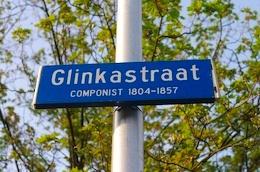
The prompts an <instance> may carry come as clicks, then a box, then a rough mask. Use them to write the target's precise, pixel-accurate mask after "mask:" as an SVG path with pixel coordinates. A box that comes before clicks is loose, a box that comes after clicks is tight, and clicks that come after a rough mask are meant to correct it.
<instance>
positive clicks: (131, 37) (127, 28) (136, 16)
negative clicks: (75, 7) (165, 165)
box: [112, 0, 144, 172]
mask: <svg viewBox="0 0 260 172" xmlns="http://www.w3.org/2000/svg"><path fill="white" fill-rule="evenodd" d="M116 42H117V46H116V62H117V63H120V62H132V61H141V60H142V2H141V0H118V18H117V39H116ZM112 142H113V143H112V172H142V171H143V166H144V165H143V161H144V160H143V152H144V151H143V114H142V111H141V109H140V108H139V107H132V106H128V107H117V108H115V112H114V120H113V141H112Z"/></svg>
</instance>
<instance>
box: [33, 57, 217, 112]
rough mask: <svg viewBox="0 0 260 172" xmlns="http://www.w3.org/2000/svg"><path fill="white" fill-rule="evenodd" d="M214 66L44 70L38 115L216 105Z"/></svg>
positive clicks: (186, 62)
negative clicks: (47, 110) (113, 108)
mask: <svg viewBox="0 0 260 172" xmlns="http://www.w3.org/2000/svg"><path fill="white" fill-rule="evenodd" d="M213 77H214V72H213V70H212V64H211V61H210V60H180V61H159V62H130V63H109V64H82V65H55V66H42V67H40V71H39V75H38V80H37V86H36V91H35V95H34V100H33V105H34V107H35V108H36V109H45V108H69V107H87V106H117V105H119V106H121V105H122V106H124V105H162V104H186V103H213V102H214V101H215V98H216V92H215V90H216V89H215V85H214V78H213Z"/></svg>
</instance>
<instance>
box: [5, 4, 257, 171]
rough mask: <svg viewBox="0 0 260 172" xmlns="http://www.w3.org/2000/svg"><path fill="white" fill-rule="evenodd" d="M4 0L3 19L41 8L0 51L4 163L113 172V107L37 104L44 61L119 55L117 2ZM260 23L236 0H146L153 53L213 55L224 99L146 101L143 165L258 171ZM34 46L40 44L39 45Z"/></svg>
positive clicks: (160, 56)
mask: <svg viewBox="0 0 260 172" xmlns="http://www.w3.org/2000/svg"><path fill="white" fill-rule="evenodd" d="M0 2H1V3H8V4H9V6H5V8H0V9H1V10H0V16H1V15H3V14H4V13H3V12H2V9H3V10H6V11H8V12H9V13H7V14H14V12H15V10H16V9H17V8H14V7H19V9H20V12H21V13H19V14H21V15H20V16H19V15H18V18H19V19H21V20H19V22H21V23H22V22H24V21H23V18H22V17H21V16H28V14H29V11H32V10H33V11H34V14H33V15H34V17H35V20H33V21H30V22H33V23H34V24H35V27H34V26H30V27H22V26H19V22H18V23H16V22H14V24H13V25H12V24H10V25H9V26H10V30H12V32H11V33H12V39H13V40H14V41H16V44H14V43H13V46H12V47H10V48H8V51H7V49H5V46H4V44H1V48H0V50H1V52H4V53H3V55H2V58H1V62H2V63H3V65H1V69H0V88H1V90H0V97H1V104H2V106H1V108H0V121H1V127H2V132H1V134H0V137H1V138H2V139H1V141H0V150H1V154H0V160H1V162H0V166H1V169H2V170H6V169H10V168H15V169H16V171H55V170H60V169H66V170H69V171H98V170H99V171H110V166H111V164H110V162H111V145H112V144H111V141H112V116H113V108H111V107H104V108H94V107H89V108H79V109H48V110H34V109H32V108H31V106H30V104H31V100H32V96H33V91H34V86H35V81H36V77H37V73H36V66H38V65H46V64H57V65H62V64H80V63H109V62H113V61H114V56H115V51H116V44H115V42H116V1H112V0H102V1H101V0H99V1H84V0H74V1H71V0H55V1H49V0H39V1H26V0H24V1H19V0H16V1H15V2H16V3H9V2H7V1H5V0H3V1H0ZM17 4H19V6H18V5H17ZM14 5H16V6H14ZM3 7H4V6H3ZM1 12H2V13H1ZM10 17H11V18H12V19H13V15H10ZM10 17H9V18H10ZM37 17H39V18H37ZM1 20H2V19H1ZM259 22H260V21H259V14H258V13H257V11H253V10H251V9H250V8H244V9H242V10H241V11H240V12H237V11H236V10H235V5H234V4H233V3H232V1H231V0H214V1H206V0H193V1H191V3H190V4H189V5H188V6H187V8H184V7H183V3H181V1H169V0H160V1H148V0H143V57H144V59H145V60H146V61H158V60H176V59H177V60H182V59H205V58H211V59H213V60H214V63H215V66H216V70H217V74H218V80H219V86H220V90H221V95H222V96H221V98H220V99H219V101H218V102H216V103H215V104H189V105H172V106H167V107H161V106H145V107H144V121H145V124H144V130H145V138H144V139H145V142H144V148H145V152H144V155H145V170H144V171H257V170H259V168H260V166H259V164H260V163H259V160H260V151H259V149H258V147H259V135H260V132H259V127H260V115H259V114H260V113H259V102H260V99H259V92H260V91H259V88H260V87H259V80H260V78H259V73H260V71H259V69H260V62H259V57H260V55H259V48H260V36H259V35H260V27H259ZM7 23H8V22H7V21H5V20H3V21H2V23H0V29H1V28H3V26H6V25H5V24H7ZM15 23H16V24H17V25H15ZM11 26H12V27H11ZM4 30H5V32H3V33H6V29H4ZM35 33H37V35H36V34H35ZM8 34H9V35H10V32H9V33H7V34H6V35H8ZM3 35H5V34H3ZM0 36H1V35H0ZM35 38H37V40H36V39H35ZM10 39H11V38H10V36H9V37H8V36H5V37H3V38H2V37H0V40H3V41H2V42H5V41H10ZM38 39H39V40H38ZM35 42H36V43H39V42H40V43H41V44H40V45H38V46H36V47H35V46H34V47H33V48H32V49H33V50H32V51H30V47H31V46H32V45H34V43H35ZM4 49H5V51H2V50H4ZM2 66H3V68H6V70H3V69H2ZM20 77H21V78H22V80H21V79H20ZM1 79H2V80H1ZM17 80H18V81H17ZM17 82H19V83H23V84H18V83H17ZM21 107H23V109H26V110H24V112H25V114H26V117H23V115H24V114H23V112H22V111H21ZM30 118H32V120H31V119H30ZM42 130H44V132H42ZM39 131H40V132H39Z"/></svg>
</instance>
